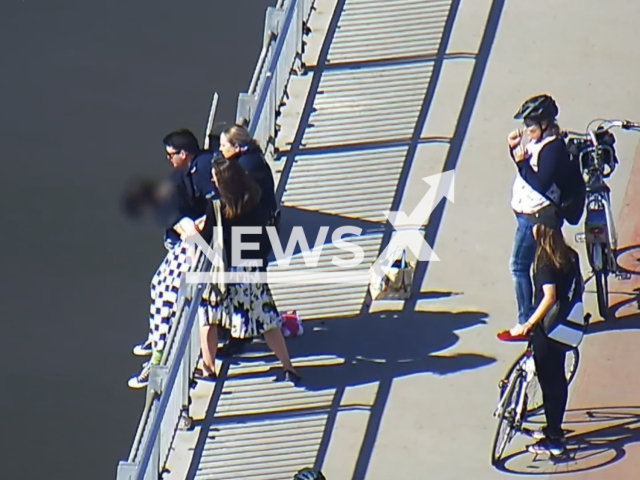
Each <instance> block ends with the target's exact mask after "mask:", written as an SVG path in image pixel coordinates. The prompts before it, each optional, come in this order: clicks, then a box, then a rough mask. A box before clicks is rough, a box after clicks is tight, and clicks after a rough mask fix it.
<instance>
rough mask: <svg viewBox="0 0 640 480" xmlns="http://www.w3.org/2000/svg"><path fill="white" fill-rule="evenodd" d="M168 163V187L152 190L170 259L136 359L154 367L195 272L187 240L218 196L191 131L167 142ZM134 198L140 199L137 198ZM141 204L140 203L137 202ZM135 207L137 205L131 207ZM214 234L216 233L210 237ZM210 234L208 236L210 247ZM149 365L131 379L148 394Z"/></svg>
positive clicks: (208, 157)
mask: <svg viewBox="0 0 640 480" xmlns="http://www.w3.org/2000/svg"><path fill="white" fill-rule="evenodd" d="M163 143H164V146H165V150H166V155H167V159H168V160H169V162H170V163H171V165H172V166H173V168H174V170H173V172H172V173H171V175H170V178H169V180H168V181H166V182H164V183H162V184H159V185H156V186H155V188H151V189H150V190H151V192H153V193H152V194H149V188H148V187H147V193H146V197H145V196H144V195H143V196H142V198H146V199H147V201H148V202H149V203H150V204H151V205H152V206H153V207H154V208H155V210H156V214H157V218H158V219H159V220H160V222H161V223H162V224H163V226H164V228H165V236H164V245H165V248H166V249H167V254H166V256H165V258H164V259H163V261H162V263H161V264H160V266H159V267H158V269H157V270H156V273H155V275H154V276H153V279H152V280H151V308H150V314H149V335H148V338H147V340H146V341H145V342H143V343H141V344H139V345H136V346H135V347H134V349H133V353H134V354H135V355H138V356H145V355H151V356H152V357H151V363H154V364H159V363H160V360H161V359H162V354H163V351H164V348H165V344H166V340H167V336H168V334H169V331H170V329H171V327H172V323H173V320H174V317H175V314H176V306H177V301H178V293H179V291H180V286H181V282H182V278H183V276H184V273H185V272H187V271H188V270H189V268H190V267H191V261H190V260H192V255H193V253H194V252H192V251H190V247H189V245H188V244H187V242H185V241H184V240H185V239H186V238H187V237H189V236H191V235H194V234H195V233H196V232H200V231H201V230H202V226H203V224H204V220H205V216H206V213H207V206H208V204H209V203H210V199H211V198H212V197H214V196H215V195H217V192H216V190H215V188H214V185H213V182H212V180H211V161H212V158H213V153H212V152H204V151H201V150H200V146H199V144H198V140H197V139H196V137H195V135H194V134H193V133H192V132H191V131H189V130H186V129H180V130H175V131H173V132H171V133H169V134H168V135H167V136H166V137H165V138H164V140H163ZM130 198H135V195H131V196H130ZM134 203H135V202H134ZM130 204H131V203H130ZM209 233H211V232H209ZM209 233H204V234H203V237H205V238H204V239H205V241H207V242H210V241H211V238H207V237H208V236H209ZM149 371H150V365H149V362H147V363H145V364H144V365H143V367H142V371H141V372H140V373H139V374H138V375H136V376H133V377H131V378H130V379H129V386H130V387H131V388H143V387H145V386H146V385H147V383H148V381H149Z"/></svg>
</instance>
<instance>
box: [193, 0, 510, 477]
mask: <svg viewBox="0 0 640 480" xmlns="http://www.w3.org/2000/svg"><path fill="white" fill-rule="evenodd" d="M459 3H460V2H459V0H452V2H451V4H450V11H449V16H448V18H447V21H446V24H445V27H444V30H443V32H442V39H441V42H440V47H439V50H438V53H437V55H436V58H435V62H434V67H433V70H432V73H431V79H430V82H429V85H428V88H427V90H426V93H425V97H424V99H423V104H422V107H421V110H420V113H419V116H418V119H417V121H416V124H415V127H414V129H413V135H412V137H411V138H410V139H408V140H406V141H404V140H403V142H404V144H405V145H408V147H409V148H408V152H407V154H406V158H405V161H404V164H403V168H402V174H401V176H400V179H399V181H398V184H397V190H396V195H395V197H394V200H393V204H392V205H391V208H390V209H391V210H397V209H398V206H399V204H400V201H401V199H402V195H403V192H404V189H405V187H406V183H407V180H408V176H409V172H410V170H411V167H412V163H413V161H414V157H415V153H416V150H417V148H418V145H419V144H420V143H421V142H422V141H423V140H424V139H422V138H421V135H422V131H423V129H424V126H425V122H426V118H427V114H428V112H429V109H430V105H431V103H432V101H433V97H434V94H435V90H436V86H437V82H438V78H439V75H440V71H441V69H442V64H443V62H444V60H445V57H446V50H447V45H448V41H449V38H450V36H451V32H452V27H453V22H454V20H455V16H456V13H457V9H458V6H459ZM344 5H345V0H338V2H337V5H336V9H335V12H334V16H333V18H332V20H331V22H330V26H329V29H328V32H327V35H326V38H325V41H324V44H323V46H322V48H321V52H320V56H319V60H318V62H317V63H318V64H317V66H316V67H315V68H314V69H313V75H314V77H313V80H312V82H311V88H310V93H309V96H308V98H307V101H306V103H305V106H304V109H303V113H302V118H301V121H300V126H299V130H298V131H297V132H296V135H295V137H294V141H293V144H292V145H291V149H290V150H289V151H288V152H286V158H287V160H286V163H285V165H284V166H283V169H282V173H281V177H280V182H279V185H278V195H279V196H280V197H281V196H282V195H283V192H284V189H285V188H286V183H287V179H288V175H289V174H290V172H291V168H292V165H293V162H294V161H295V158H296V156H299V155H303V154H304V153H305V152H304V150H303V145H302V138H303V136H304V132H305V129H306V128H307V127H308V125H309V119H310V115H311V113H312V111H313V105H314V101H315V95H316V94H317V92H318V87H319V83H320V78H321V76H322V72H323V70H324V69H325V68H327V56H328V52H329V49H330V46H331V42H332V39H333V36H334V34H335V31H336V29H337V26H338V21H339V19H340V15H341V12H342V10H343V8H344ZM503 7H504V0H494V1H493V3H492V5H491V9H490V12H489V15H488V19H487V23H486V26H485V31H484V34H483V37H482V40H481V44H480V48H479V50H478V52H477V54H476V56H475V64H474V68H473V71H472V75H471V79H470V82H469V85H468V88H467V92H466V95H465V97H464V101H463V105H462V110H461V113H460V116H459V118H458V121H457V125H456V128H455V132H454V135H453V138H451V139H450V144H449V150H448V153H447V157H446V159H445V161H444V164H443V168H442V171H449V170H454V169H455V168H456V166H457V163H458V160H459V157H460V152H461V149H462V145H463V143H464V139H465V136H466V133H467V130H468V128H469V124H470V120H471V116H472V114H473V110H474V107H475V104H476V101H477V98H478V95H479V91H480V88H481V85H482V80H483V77H484V72H485V70H486V66H487V63H488V59H489V56H490V52H491V49H492V46H493V42H494V39H495V36H496V32H497V29H498V25H499V22H500V17H501V15H502V10H503ZM371 147H372V148H376V147H377V145H375V143H374V144H373V145H370V144H361V145H353V146H351V147H350V148H359V149H366V148H371ZM332 151H333V149H332ZM339 151H340V149H336V152H339ZM444 207H445V202H441V203H440V204H439V205H438V207H437V208H436V209H435V210H434V211H433V213H432V214H431V217H430V221H429V224H428V225H427V226H426V239H427V242H428V243H429V244H430V245H434V244H435V241H436V238H437V234H438V231H439V227H440V225H441V223H442V219H443V215H444ZM316 213H317V212H313V214H316ZM298 214H300V215H302V217H300V219H299V220H298V219H297V220H296V224H302V225H314V223H311V222H309V220H310V218H309V217H308V215H312V213H311V212H309V213H307V214H302V213H301V212H296V215H298ZM356 222H357V220H356ZM371 223H372V222H366V221H364V222H362V225H363V228H367V227H374V228H375V226H372V225H371ZM339 224H340V222H339V221H337V223H336V225H339ZM349 224H350V225H353V224H354V221H353V220H351V219H349ZM316 225H317V224H316ZM384 228H385V230H386V233H385V239H384V240H383V247H384V245H385V244H386V243H387V242H388V240H389V238H390V235H391V229H390V228H389V226H388V225H386V226H384ZM305 230H306V229H305ZM305 233H307V232H305ZM310 234H311V233H310V232H309V233H307V238H309V235H310ZM311 235H312V234H311ZM311 238H312V239H314V237H313V236H312V237H311ZM312 241H313V240H312ZM427 269H428V263H423V262H421V263H419V264H418V269H417V272H416V280H417V281H416V283H415V285H414V292H413V294H414V295H413V299H412V300H410V301H407V302H405V305H404V309H403V310H402V311H400V312H393V313H386V314H385V313H382V314H380V313H376V314H372V313H368V312H366V311H364V310H363V311H361V312H360V314H359V315H356V316H353V317H346V318H336V319H332V320H331V321H330V322H329V321H327V322H325V323H324V325H323V324H322V321H317V322H316V321H312V322H308V323H306V324H305V327H307V325H308V327H307V328H309V330H310V331H313V327H318V326H321V327H323V328H319V329H318V330H317V331H313V334H309V335H305V336H304V337H302V338H301V339H299V340H296V341H295V342H291V347H290V349H291V353H292V355H293V356H294V357H299V356H301V355H309V354H315V355H318V354H320V355H327V354H328V355H334V356H336V357H338V358H341V359H343V360H344V361H343V363H342V364H339V365H338V366H330V367H325V366H319V367H308V368H304V369H301V374H302V375H303V376H304V377H305V380H304V382H303V386H302V387H303V388H305V389H308V390H310V391H318V392H321V391H324V390H333V391H332V392H330V395H331V404H330V406H329V407H328V408H326V407H322V408H315V409H314V408H312V409H306V410H305V409H304V408H303V409H300V410H298V411H294V412H278V413H277V414H275V415H276V416H279V417H280V418H282V417H286V416H289V417H295V419H296V421H301V419H302V418H304V417H305V416H310V415H313V414H318V413H319V412H321V413H323V414H325V415H327V419H326V421H323V422H319V423H317V424H316V425H315V427H314V428H316V429H320V431H321V434H320V437H319V438H317V437H316V441H315V443H316V445H314V446H313V448H314V449H315V462H314V463H315V466H316V467H318V468H321V467H322V465H323V462H324V460H325V456H326V453H327V448H328V445H329V442H330V439H331V435H332V432H333V429H334V425H335V422H336V418H337V414H338V412H340V411H341V409H340V405H341V401H342V398H343V395H344V393H345V389H346V388H347V387H349V386H355V385H363V384H367V383H372V382H378V387H377V392H376V394H375V399H374V401H373V404H372V406H371V407H370V410H369V418H368V421H367V423H366V427H365V433H364V437H363V441H362V443H361V445H360V446H359V452H358V454H357V461H356V465H355V468H354V471H353V475H352V479H353V480H363V479H364V478H365V477H366V474H367V470H368V467H369V463H370V460H371V456H372V453H373V449H374V445H375V442H376V439H377V437H378V430H379V428H380V424H381V420H382V417H383V414H384V411H385V408H386V405H387V402H388V399H389V394H390V391H391V386H392V382H393V380H394V379H395V378H399V377H403V376H407V375H413V374H420V373H432V374H436V375H446V374H453V373H457V372H461V371H465V370H470V369H477V368H481V367H483V366H486V365H488V364H490V363H492V362H494V361H495V359H493V358H490V357H486V356H483V355H480V354H471V353H465V354H457V355H451V356H441V355H437V354H436V352H438V351H442V350H444V349H447V348H450V347H452V346H453V345H455V344H456V343H457V340H458V335H457V334H456V333H455V332H456V331H458V330H461V329H465V328H470V327H472V326H475V325H481V324H483V323H485V320H484V316H485V314H483V313H481V312H457V313H452V312H415V307H416V303H417V302H418V301H419V300H420V299H419V298H418V297H419V286H420V283H421V282H420V281H418V280H419V279H422V278H424V276H425V275H426V272H427ZM363 308H364V305H363ZM243 360H246V359H243ZM228 368H229V363H228V362H225V367H224V369H223V371H227V370H228ZM261 375H262V376H265V375H264V373H263V374H261ZM234 378H235V377H234ZM222 383H223V382H222V381H220V384H221V385H219V386H216V389H215V392H214V395H213V396H212V398H211V402H210V405H209V408H208V412H207V415H206V417H205V418H204V419H203V420H202V421H201V422H200V427H201V432H200V436H199V438H198V441H197V445H196V448H195V451H194V452H193V458H192V461H191V467H190V469H189V473H188V475H187V478H188V479H192V478H195V476H196V474H197V472H198V468H199V464H200V461H201V457H202V454H203V450H204V444H205V442H206V440H207V438H208V437H209V435H210V434H211V433H212V432H213V434H214V435H215V428H216V425H219V424H222V423H224V422H228V421H230V419H216V418H215V412H216V407H217V404H218V402H219V400H220V396H221V393H222V390H223V388H224V386H223V385H222ZM350 408H356V407H353V406H352V407H350ZM268 416H269V414H268V413H266V414H263V415H261V416H260V418H261V419H263V420H264V419H266V418H268ZM251 420H255V417H254V418H253V419H246V420H242V419H241V418H235V419H233V421H237V422H243V421H251ZM265 433H266V432H265ZM266 435H267V436H270V435H276V432H270V433H266ZM253 453H254V456H255V461H256V462H259V461H260V458H261V457H260V453H259V452H258V451H254V452H253ZM281 455H283V456H284V455H285V452H281ZM274 461H276V460H274ZM278 461H279V463H283V462H284V463H286V464H287V465H289V462H288V461H286V462H285V458H281V459H280V460H278ZM296 466H297V467H298V468H300V467H303V466H305V465H300V464H297V465H296V464H294V463H291V468H292V469H293V468H295V467H296ZM294 471H295V470H293V471H292V474H293V472H294Z"/></svg>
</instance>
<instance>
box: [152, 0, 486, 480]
mask: <svg viewBox="0 0 640 480" xmlns="http://www.w3.org/2000/svg"><path fill="white" fill-rule="evenodd" d="M487 6H488V4H486V5H484V9H483V10H482V9H481V10H482V12H480V13H481V14H484V16H485V20H483V21H480V22H478V27H482V28H484V26H485V24H486V23H487V22H486V17H487V15H488V14H489V13H490V12H489V10H488V9H487ZM460 9H461V7H460V3H459V2H458V1H455V0H440V1H437V0H433V1H425V0H395V1H393V2H380V1H379V0H337V1H335V0H324V1H323V0H316V2H315V11H314V12H313V13H312V15H311V17H310V21H309V27H310V33H309V34H308V35H307V37H306V43H307V44H306V49H305V54H304V57H303V63H304V65H305V69H304V71H303V72H302V73H301V74H300V75H294V76H292V77H291V79H290V81H289V86H288V94H289V99H288V101H287V104H286V105H285V106H284V108H283V109H282V114H281V117H280V118H279V119H278V122H279V124H280V126H281V129H280V132H279V135H278V137H277V139H276V146H277V147H278V150H279V151H278V154H277V156H276V157H275V158H274V160H273V166H274V169H275V171H276V174H277V177H278V179H279V186H278V193H279V195H280V197H281V199H282V204H283V207H284V208H283V231H284V234H283V235H282V237H283V238H285V239H287V238H288V235H287V234H288V232H289V231H290V229H291V228H292V226H293V225H303V226H304V228H305V233H306V236H307V239H308V240H309V242H310V243H311V244H313V242H314V241H315V236H316V234H317V232H318V228H319V227H320V226H322V225H326V226H329V228H330V232H329V238H330V235H331V232H332V231H334V230H335V229H336V228H338V227H340V226H347V225H349V226H356V227H358V228H361V229H362V234H361V235H360V236H358V237H357V238H356V239H355V242H356V243H358V244H359V245H360V246H361V247H362V248H363V250H364V253H365V258H364V261H363V263H362V266H361V267H360V268H362V269H365V270H366V269H368V268H369V266H370V265H371V263H372V262H373V261H374V260H375V259H376V258H377V256H378V254H379V253H380V251H381V249H382V248H383V247H384V245H385V243H386V242H388V240H389V237H390V231H389V228H388V226H387V225H386V219H385V216H384V214H383V212H384V211H386V210H392V211H395V210H399V209H401V208H407V209H408V211H409V212H410V211H411V208H412V207H413V206H414V205H415V204H416V201H417V199H419V197H421V196H423V195H424V193H425V192H426V190H427V187H426V184H424V183H422V184H421V183H420V182H421V180H420V179H421V178H422V177H424V176H426V175H434V174H437V173H440V172H442V171H443V170H448V169H452V168H454V167H455V162H456V158H457V153H458V152H459V149H460V145H461V142H462V137H461V135H462V136H463V135H464V129H465V128H466V123H468V121H469V115H470V110H469V108H468V102H470V101H472V100H473V98H470V97H469V96H471V97H473V95H474V94H477V85H474V83H473V82H474V81H475V82H477V81H478V77H479V76H481V75H482V71H481V69H482V68H483V65H482V64H480V65H478V64H477V59H478V57H479V55H481V54H482V52H481V50H480V49H481V47H482V44H481V42H480V39H481V37H482V35H490V34H491V32H490V31H489V32H488V33H485V32H484V31H483V30H482V28H476V33H477V35H476V36H475V38H473V36H471V37H470V36H469V35H468V34H467V36H466V40H467V41H466V42H464V41H462V39H461V38H459V37H456V38H457V43H458V45H457V47H458V48H459V47H462V46H463V47H464V50H463V49H460V50H453V49H452V46H451V39H452V33H453V31H454V27H455V21H456V16H457V15H458V17H460V15H459V13H460V12H459V10H460ZM474 10H477V9H474V8H471V9H470V8H469V7H467V11H465V12H463V13H464V14H465V15H464V17H465V18H463V20H459V22H460V21H462V22H467V23H468V18H469V16H470V15H471V14H473V13H474ZM463 26H464V25H463ZM489 28H490V27H489ZM447 69H449V70H451V71H450V72H449V73H448V78H450V79H453V78H454V77H453V75H452V74H453V73H454V71H455V78H456V81H457V84H456V85H453V86H452V85H445V86H444V87H441V86H440V82H439V79H440V78H441V77H442V76H443V70H447ZM474 89H475V90H474ZM438 91H440V93H439V94H438ZM445 95H446V98H445ZM429 120H431V121H429ZM456 133H457V134H458V136H457V137H456V141H455V143H452V138H454V136H455V134H456ZM460 134H461V135H460ZM410 185H411V186H413V189H411V188H409V186H410ZM435 206H436V205H434V207H435ZM439 212H440V213H439V214H438V215H439V217H438V218H437V219H435V221H434V222H432V224H431V225H432V228H431V232H430V233H431V239H434V237H435V233H436V231H437V223H438V222H439V220H440V218H441V214H442V212H441V210H439ZM352 241H353V240H352ZM337 253H339V251H338V249H337V248H336V247H335V246H333V245H326V246H325V248H324V249H323V251H322V254H321V256H320V259H319V262H318V266H317V268H318V269H320V270H322V271H331V269H332V268H333V269H335V267H333V266H332V264H331V259H332V257H333V255H335V254H337ZM342 255H344V253H343V254H342ZM303 266H304V258H303V256H302V255H296V256H295V257H294V259H293V261H292V263H291V265H289V266H288V267H278V266H276V265H272V266H271V267H270V268H271V269H272V270H277V269H283V268H286V269H289V270H295V269H299V268H302V267H303ZM419 273H422V274H424V268H422V269H421V271H420V272H419ZM419 279H420V277H418V280H419ZM416 288H417V290H419V288H420V285H419V282H418V284H417V287H416ZM417 290H416V291H417ZM272 291H273V293H274V295H275V298H276V300H277V302H278V306H279V308H280V309H281V310H283V311H284V310H297V311H298V312H299V313H300V314H301V316H302V317H303V319H304V320H305V321H306V322H305V327H306V331H305V334H304V336H303V337H300V338H296V339H293V340H291V341H290V342H289V348H290V351H291V353H292V356H293V359H294V364H295V365H296V367H297V368H298V369H299V371H300V373H301V374H302V375H303V377H304V380H303V383H302V385H300V386H298V387H293V386H291V385H289V384H281V383H274V382H273V379H274V373H275V370H272V368H273V367H274V366H276V365H277V360H276V359H275V358H274V357H273V356H272V355H271V354H270V353H269V352H267V350H265V349H264V348H262V345H256V344H254V345H253V347H252V348H251V349H250V350H249V351H248V352H247V353H245V354H243V355H242V356H240V357H239V358H236V359H234V360H233V361H232V362H227V361H225V362H224V363H223V364H221V365H220V369H221V375H220V378H221V379H220V380H219V381H218V383H217V384H211V383H207V382H198V384H197V386H196V388H195V389H194V390H193V392H192V399H193V405H192V406H191V414H192V416H193V417H194V418H195V419H196V424H195V428H194V429H193V430H192V431H189V432H185V431H178V432H177V434H176V437H175V440H174V443H173V448H172V451H171V454H170V456H169V459H168V464H167V468H168V472H167V475H166V476H165V478H175V479H184V478H189V479H192V478H197V479H203V480H204V479H208V480H214V479H220V480H222V479H231V478H234V479H235V478H238V479H239V478H242V479H255V480H258V479H261V480H267V479H272V480H281V479H288V478H291V477H292V476H293V473H295V471H297V470H298V469H299V468H302V467H304V466H311V465H315V466H317V467H322V468H324V469H325V472H326V471H327V469H330V468H331V467H330V466H328V465H326V459H327V455H328V453H329V450H332V451H334V454H336V451H335V449H336V448H347V450H351V451H343V452H342V453H341V454H342V456H343V457H344V460H337V461H338V462H339V463H340V464H343V463H346V464H347V465H349V468H350V469H351V470H352V471H355V472H356V477H354V478H364V474H365V472H366V470H367V462H368V460H369V458H370V456H371V450H372V448H373V443H374V441H375V435H374V436H372V434H374V433H375V431H376V429H377V425H376V422H379V421H380V417H381V414H382V411H381V410H380V408H381V405H382V408H383V407H384V401H383V402H380V399H381V398H382V397H384V395H388V390H389V385H390V381H391V378H390V377H389V376H388V375H387V374H385V373H384V372H382V377H378V376H377V374H376V375H375V377H372V373H371V370H370V369H369V368H368V366H367V365H369V364H376V363H377V364H384V363H385V361H384V359H381V358H376V356H378V357H379V356H380V355H379V352H380V351H381V348H379V347H382V348H384V346H383V344H384V340H383V339H382V338H368V336H367V337H365V336H363V332H365V331H367V330H368V329H371V328H372V326H371V325H367V323H374V324H378V327H380V325H381V324H382V323H384V322H386V321H388V320H392V317H393V316H397V315H399V314H401V312H400V311H398V312H396V313H392V314H388V315H387V314H384V313H382V314H376V313H374V312H375V305H374V308H373V310H370V309H369V305H367V304H366V303H365V301H366V298H367V295H366V294H367V287H366V286H365V285H349V284H346V285H345V284H343V285H341V284H339V283H336V284H333V285H312V286H289V285H273V286H272ZM407 303H409V302H407ZM414 303H415V302H414ZM393 304H394V305H395V309H397V310H402V304H403V302H393ZM413 307H415V305H413V306H412V308H413ZM361 342H366V343H369V342H374V343H375V342H379V343H380V345H379V346H375V345H371V346H365V345H361V346H358V348H354V344H358V343H361ZM356 351H358V352H370V353H371V354H372V355H356V354H355V352H356ZM410 370H411V368H408V369H407V371H410ZM385 377H387V378H385ZM378 381H381V384H380V385H379V386H378V387H377V388H376V386H375V382H378ZM353 385H363V386H364V387H362V388H360V389H359V390H358V391H357V392H356V391H353V389H352V388H350V387H351V386H353ZM376 390H377V392H376ZM337 424H340V425H341V426H342V428H343V429H344V428H347V429H349V428H352V429H353V430H354V431H356V430H357V431H358V433H357V435H356V436H359V439H357V440H356V439H355V438H354V440H356V442H357V443H356V444H353V445H349V446H347V445H346V444H344V443H345V442H347V441H350V440H348V435H347V436H346V437H345V435H342V436H341V438H337V437H336V436H334V435H333V430H334V429H335V428H336V425H337ZM360 430H363V431H364V434H363V433H361V432H359V431H360ZM332 438H333V440H332ZM340 443H342V444H344V445H342V446H341V445H340ZM329 478H334V477H329ZM335 478H351V477H350V476H340V477H335Z"/></svg>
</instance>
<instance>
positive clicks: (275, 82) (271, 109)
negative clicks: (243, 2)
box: [236, 0, 314, 161]
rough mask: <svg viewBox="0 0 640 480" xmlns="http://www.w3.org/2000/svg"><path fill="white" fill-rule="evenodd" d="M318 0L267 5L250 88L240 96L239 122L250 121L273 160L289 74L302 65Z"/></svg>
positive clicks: (287, 0)
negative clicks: (262, 41)
mask: <svg viewBox="0 0 640 480" xmlns="http://www.w3.org/2000/svg"><path fill="white" fill-rule="evenodd" d="M313 3H314V0H279V1H278V3H277V5H276V6H275V7H269V8H268V9H267V16H266V22H265V35H264V43H263V46H262V51H261V52H260V57H259V59H258V64H257V66H256V69H255V71H254V73H253V78H252V79H251V84H250V85H249V91H248V92H246V93H241V94H240V95H239V96H238V107H237V113H236V122H238V123H244V124H246V125H248V128H249V131H250V133H251V135H252V136H253V137H254V138H255V139H256V140H257V141H258V143H260V146H261V147H262V149H263V150H264V152H265V154H266V156H267V159H268V160H270V161H273V157H274V144H275V138H276V135H277V133H278V131H277V124H276V119H277V117H278V115H279V113H280V107H281V106H282V104H283V100H284V97H285V94H286V87H287V83H288V82H289V77H290V76H291V73H292V72H294V71H300V68H301V66H302V50H303V38H304V36H305V33H306V30H307V21H308V19H309V16H310V15H311V9H312V7H313Z"/></svg>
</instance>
